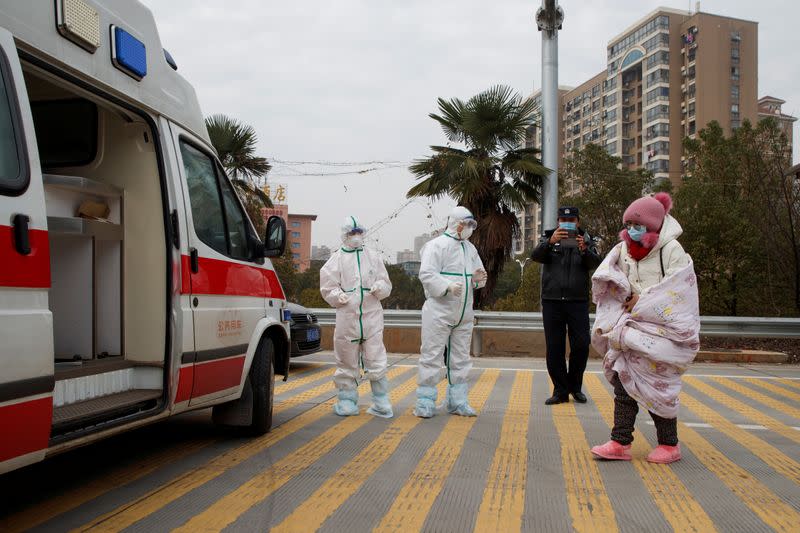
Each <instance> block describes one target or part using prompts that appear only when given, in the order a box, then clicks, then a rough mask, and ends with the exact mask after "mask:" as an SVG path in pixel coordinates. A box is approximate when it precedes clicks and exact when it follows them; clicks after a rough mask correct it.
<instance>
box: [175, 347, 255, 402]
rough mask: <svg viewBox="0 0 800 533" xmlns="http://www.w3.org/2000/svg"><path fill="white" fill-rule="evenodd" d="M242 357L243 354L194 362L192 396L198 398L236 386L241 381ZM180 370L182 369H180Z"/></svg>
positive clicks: (243, 357)
mask: <svg viewBox="0 0 800 533" xmlns="http://www.w3.org/2000/svg"><path fill="white" fill-rule="evenodd" d="M244 359H245V356H244V355H240V356H237V357H231V358H229V359H220V360H219V361H209V362H207V363H196V364H195V365H194V386H193V387H192V398H199V397H200V396H205V395H206V394H212V393H214V392H219V391H221V390H225V389H230V388H233V387H238V386H239V384H240V383H241V382H242V370H243V369H244ZM182 371H183V369H181V372H182Z"/></svg>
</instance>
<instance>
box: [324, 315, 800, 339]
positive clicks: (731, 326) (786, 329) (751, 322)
mask: <svg viewBox="0 0 800 533" xmlns="http://www.w3.org/2000/svg"><path fill="white" fill-rule="evenodd" d="M311 311H312V312H313V313H314V314H316V315H317V318H318V319H319V323H320V325H323V326H332V325H334V323H335V320H336V310H335V309H330V308H329V309H312V310H311ZM590 320H592V321H594V315H590ZM383 322H384V327H385V328H409V329H419V328H420V326H421V323H422V312H421V311H418V310H405V309H402V310H401V309H385V310H384V312H383ZM475 330H476V331H531V332H535V331H544V324H543V323H542V313H511V312H499V311H475ZM700 334H701V335H704V336H708V337H761V338H792V339H798V338H800V318H764V317H740V316H703V317H700Z"/></svg>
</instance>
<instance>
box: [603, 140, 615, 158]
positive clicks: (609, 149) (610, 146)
mask: <svg viewBox="0 0 800 533" xmlns="http://www.w3.org/2000/svg"><path fill="white" fill-rule="evenodd" d="M606 152H608V153H609V154H610V155H614V154H616V153H617V141H614V142H610V143H606Z"/></svg>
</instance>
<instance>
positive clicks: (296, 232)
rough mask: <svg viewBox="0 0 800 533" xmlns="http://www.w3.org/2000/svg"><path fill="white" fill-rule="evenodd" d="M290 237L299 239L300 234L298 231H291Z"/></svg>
mask: <svg viewBox="0 0 800 533" xmlns="http://www.w3.org/2000/svg"><path fill="white" fill-rule="evenodd" d="M292 237H294V238H295V239H299V238H300V232H299V231H293V232H292Z"/></svg>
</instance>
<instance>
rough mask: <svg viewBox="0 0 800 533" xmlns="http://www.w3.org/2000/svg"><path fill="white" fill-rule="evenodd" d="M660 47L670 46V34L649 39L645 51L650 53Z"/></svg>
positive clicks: (662, 34)
mask: <svg viewBox="0 0 800 533" xmlns="http://www.w3.org/2000/svg"><path fill="white" fill-rule="evenodd" d="M659 46H669V34H666V33H659V34H658V35H656V36H654V37H651V38H649V39H648V40H647V41H646V42H645V43H644V49H645V50H647V51H648V52H650V51H652V50H653V49H654V48H658V47H659Z"/></svg>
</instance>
